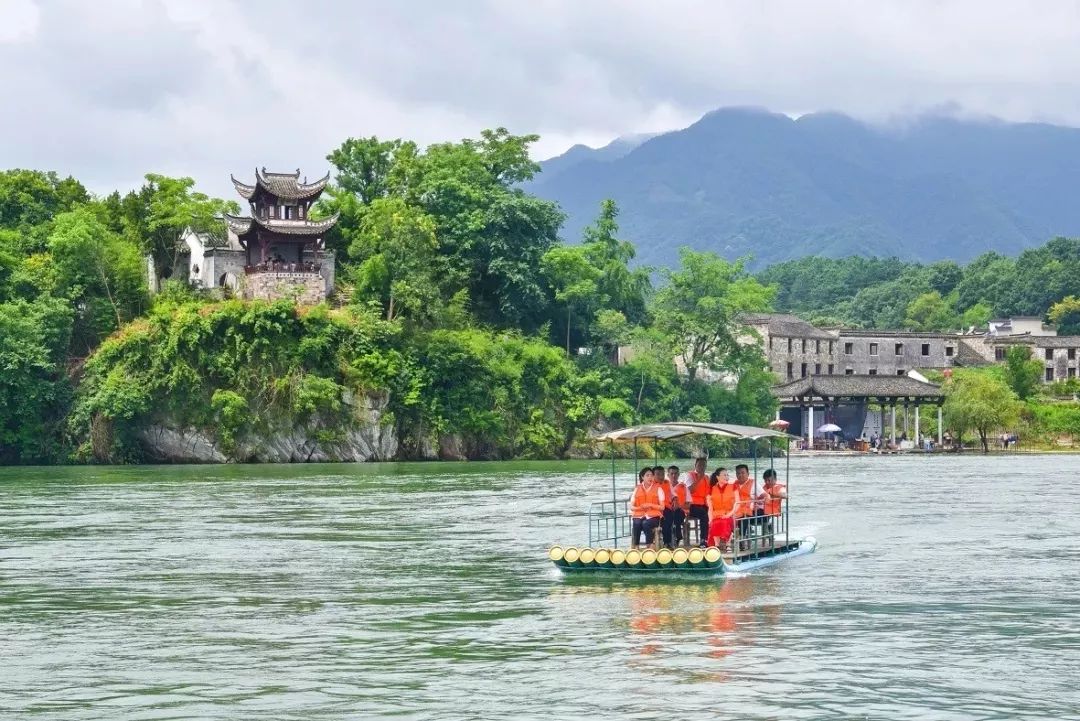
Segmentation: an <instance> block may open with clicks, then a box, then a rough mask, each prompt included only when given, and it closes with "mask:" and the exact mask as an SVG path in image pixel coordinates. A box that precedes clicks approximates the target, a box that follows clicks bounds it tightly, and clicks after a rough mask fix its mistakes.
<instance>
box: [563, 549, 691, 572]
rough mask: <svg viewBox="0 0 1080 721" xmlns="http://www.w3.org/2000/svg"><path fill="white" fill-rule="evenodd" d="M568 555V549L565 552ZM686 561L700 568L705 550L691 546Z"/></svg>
mask: <svg viewBox="0 0 1080 721" xmlns="http://www.w3.org/2000/svg"><path fill="white" fill-rule="evenodd" d="M566 553H567V555H569V553H570V551H567V552H566ZM686 563H687V565H689V566H693V567H694V568H700V567H702V566H704V565H705V551H704V550H702V549H700V548H691V549H690V554H689V555H688V556H687V559H686Z"/></svg>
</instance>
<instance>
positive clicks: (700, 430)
mask: <svg viewBox="0 0 1080 721" xmlns="http://www.w3.org/2000/svg"><path fill="white" fill-rule="evenodd" d="M686 436H716V437H718V438H736V439H741V440H754V441H756V440H758V439H759V438H794V437H795V436H792V435H790V434H788V433H784V432H783V431H778V430H775V429H772V428H757V427H755V426H740V425H735V424H732V423H697V422H694V421H675V422H672V423H647V424H645V425H642V426H630V427H629V428H620V429H619V430H617V431H608V432H607V433H603V434H601V435H599V436H594V440H597V441H616V442H617V441H636V440H639V439H641V440H657V441H666V440H671V439H673V438H685V437H686Z"/></svg>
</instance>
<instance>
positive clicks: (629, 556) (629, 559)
mask: <svg viewBox="0 0 1080 721" xmlns="http://www.w3.org/2000/svg"><path fill="white" fill-rule="evenodd" d="M626 565H627V567H628V568H630V569H632V570H634V571H637V570H640V569H641V551H639V550H637V549H636V548H632V549H630V550H629V551H627V552H626Z"/></svg>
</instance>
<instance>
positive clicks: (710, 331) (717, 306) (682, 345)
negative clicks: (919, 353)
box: [653, 248, 775, 383]
mask: <svg viewBox="0 0 1080 721" xmlns="http://www.w3.org/2000/svg"><path fill="white" fill-rule="evenodd" d="M679 260H680V267H679V269H678V270H668V271H665V272H664V277H665V279H666V281H667V283H666V285H664V286H663V287H662V288H660V290H658V291H657V293H656V295H655V299H654V303H653V315H654V317H655V318H656V327H657V328H658V329H659V330H660V331H661V332H662V333H663V334H664V335H665V336H666V337H667V340H668V345H669V347H670V348H672V349H674V350H675V352H676V353H677V354H678V355H679V356H680V358H681V359H682V361H683V364H684V366H685V367H686V372H687V377H688V380H689V381H690V382H691V383H692V382H693V381H694V379H695V378H696V376H697V372H698V369H700V368H710V369H715V370H722V369H725V368H726V367H729V364H730V361H731V360H732V358H733V357H735V355H736V353H737V351H738V350H739V342H738V337H739V335H740V334H741V333H742V332H744V331H745V327H744V326H743V325H742V324H740V322H739V316H740V315H742V314H744V313H750V312H760V311H765V310H768V309H769V307H770V305H771V303H772V300H773V297H774V293H775V291H774V290H773V289H771V288H768V287H766V286H763V285H762V284H761V283H760V282H759V281H758V280H757V279H756V278H753V277H752V276H750V275H748V274H747V273H746V270H745V268H744V266H743V263H742V262H741V261H740V262H737V263H730V262H728V261H726V260H724V259H723V258H721V257H720V256H718V255H716V254H715V253H710V252H697V251H693V250H690V249H689V248H682V249H681V250H680V251H679Z"/></svg>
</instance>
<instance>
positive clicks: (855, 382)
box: [772, 375, 942, 398]
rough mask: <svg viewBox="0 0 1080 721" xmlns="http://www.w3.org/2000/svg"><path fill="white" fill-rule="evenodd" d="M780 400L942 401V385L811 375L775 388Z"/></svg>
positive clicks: (893, 378) (908, 379)
mask: <svg viewBox="0 0 1080 721" xmlns="http://www.w3.org/2000/svg"><path fill="white" fill-rule="evenodd" d="M772 394H773V395H774V396H776V397H777V398H796V397H800V396H812V397H815V398H840V397H845V398H877V397H899V398H940V397H941V396H942V391H941V386H939V385H936V384H934V383H923V382H922V381H920V380H916V379H914V378H911V377H909V376H889V375H880V376H871V375H850V376H848V375H843V376H836V375H833V376H807V377H806V378H797V379H796V380H793V381H789V382H788V383H782V384H780V385H777V386H773V387H772Z"/></svg>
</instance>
